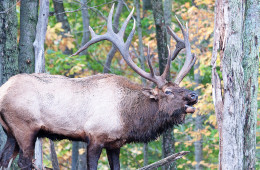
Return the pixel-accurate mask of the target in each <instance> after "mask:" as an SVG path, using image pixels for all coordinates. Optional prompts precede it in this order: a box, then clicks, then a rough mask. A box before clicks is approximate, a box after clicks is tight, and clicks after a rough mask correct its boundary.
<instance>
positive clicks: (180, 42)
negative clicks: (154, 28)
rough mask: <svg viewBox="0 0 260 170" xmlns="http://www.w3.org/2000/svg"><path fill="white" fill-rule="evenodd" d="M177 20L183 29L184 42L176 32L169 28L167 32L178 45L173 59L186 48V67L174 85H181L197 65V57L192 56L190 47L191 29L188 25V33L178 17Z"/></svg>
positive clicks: (184, 66)
mask: <svg viewBox="0 0 260 170" xmlns="http://www.w3.org/2000/svg"><path fill="white" fill-rule="evenodd" d="M176 19H177V21H178V24H179V26H180V28H181V31H182V34H183V37H184V40H182V39H181V38H179V37H178V36H177V35H176V34H175V33H174V32H173V30H172V29H171V28H170V27H169V26H168V27H167V30H168V33H169V34H170V35H171V36H172V37H173V38H174V39H175V40H176V42H177V44H176V49H175V50H174V52H173V54H172V57H171V59H172V60H174V59H175V58H176V56H177V55H178V53H179V52H180V51H181V50H182V49H183V48H186V59H185V62H184V65H183V67H182V69H181V71H180V72H179V74H178V75H177V77H176V79H175V81H174V83H176V84H180V82H181V81H182V80H183V78H184V77H185V76H186V75H187V74H188V72H189V71H190V69H191V67H192V66H193V65H194V64H195V62H196V57H195V55H194V54H191V47H190V42H189V28H188V25H187V24H186V31H185V29H184V27H183V26H182V24H181V22H180V21H179V19H178V18H177V16H176Z"/></svg>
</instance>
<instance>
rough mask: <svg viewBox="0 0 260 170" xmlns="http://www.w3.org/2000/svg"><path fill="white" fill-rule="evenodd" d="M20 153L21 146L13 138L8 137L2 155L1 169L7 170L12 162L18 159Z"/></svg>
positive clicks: (0, 160)
mask: <svg viewBox="0 0 260 170" xmlns="http://www.w3.org/2000/svg"><path fill="white" fill-rule="evenodd" d="M18 152H19V146H18V144H17V142H16V140H15V139H14V137H13V136H11V135H7V140H6V143H5V146H4V148H3V150H2V151H1V153H0V167H4V168H7V166H8V164H9V162H10V160H11V159H12V158H13V160H14V159H15V158H16V156H17V154H18Z"/></svg>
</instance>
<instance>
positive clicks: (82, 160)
mask: <svg viewBox="0 0 260 170" xmlns="http://www.w3.org/2000/svg"><path fill="white" fill-rule="evenodd" d="M79 149H83V150H84V152H83V153H81V154H79V160H78V170H81V169H85V170H86V169H87V144H86V143H85V142H79Z"/></svg>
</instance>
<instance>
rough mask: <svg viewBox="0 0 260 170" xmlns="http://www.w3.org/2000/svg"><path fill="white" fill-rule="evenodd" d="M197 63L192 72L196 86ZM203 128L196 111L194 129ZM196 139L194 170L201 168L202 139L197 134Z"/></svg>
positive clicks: (197, 77)
mask: <svg viewBox="0 0 260 170" xmlns="http://www.w3.org/2000/svg"><path fill="white" fill-rule="evenodd" d="M199 65H200V63H199V62H198V63H197V64H195V66H194V70H198V72H197V73H195V74H194V81H195V83H196V86H199V85H200V71H199ZM196 92H197V94H199V95H200V90H196ZM202 129H203V116H202V115H200V113H197V116H196V117H195V130H196V131H200V130H202ZM198 138H199V139H198V140H197V141H195V142H194V147H195V161H196V165H195V169H196V170H200V169H202V166H201V164H200V162H201V161H202V159H203V150H202V149H203V145H202V144H203V140H202V136H198Z"/></svg>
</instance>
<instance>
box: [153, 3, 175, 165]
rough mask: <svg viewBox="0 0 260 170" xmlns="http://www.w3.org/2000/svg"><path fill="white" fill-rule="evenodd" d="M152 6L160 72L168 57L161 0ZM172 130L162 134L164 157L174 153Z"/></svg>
mask: <svg viewBox="0 0 260 170" xmlns="http://www.w3.org/2000/svg"><path fill="white" fill-rule="evenodd" d="M152 6H153V16H154V22H155V26H156V40H157V48H158V55H159V71H160V74H162V73H163V71H164V68H165V65H166V63H167V57H168V49H167V34H166V27H165V19H164V11H163V6H162V1H161V0H152ZM172 131H173V129H169V130H167V131H166V132H165V133H164V134H163V138H162V150H163V157H164V158H165V157H167V156H169V155H171V154H172V153H174V147H173V144H172V143H173V141H174V140H173V135H172ZM165 169H174V166H172V165H166V166H165Z"/></svg>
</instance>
